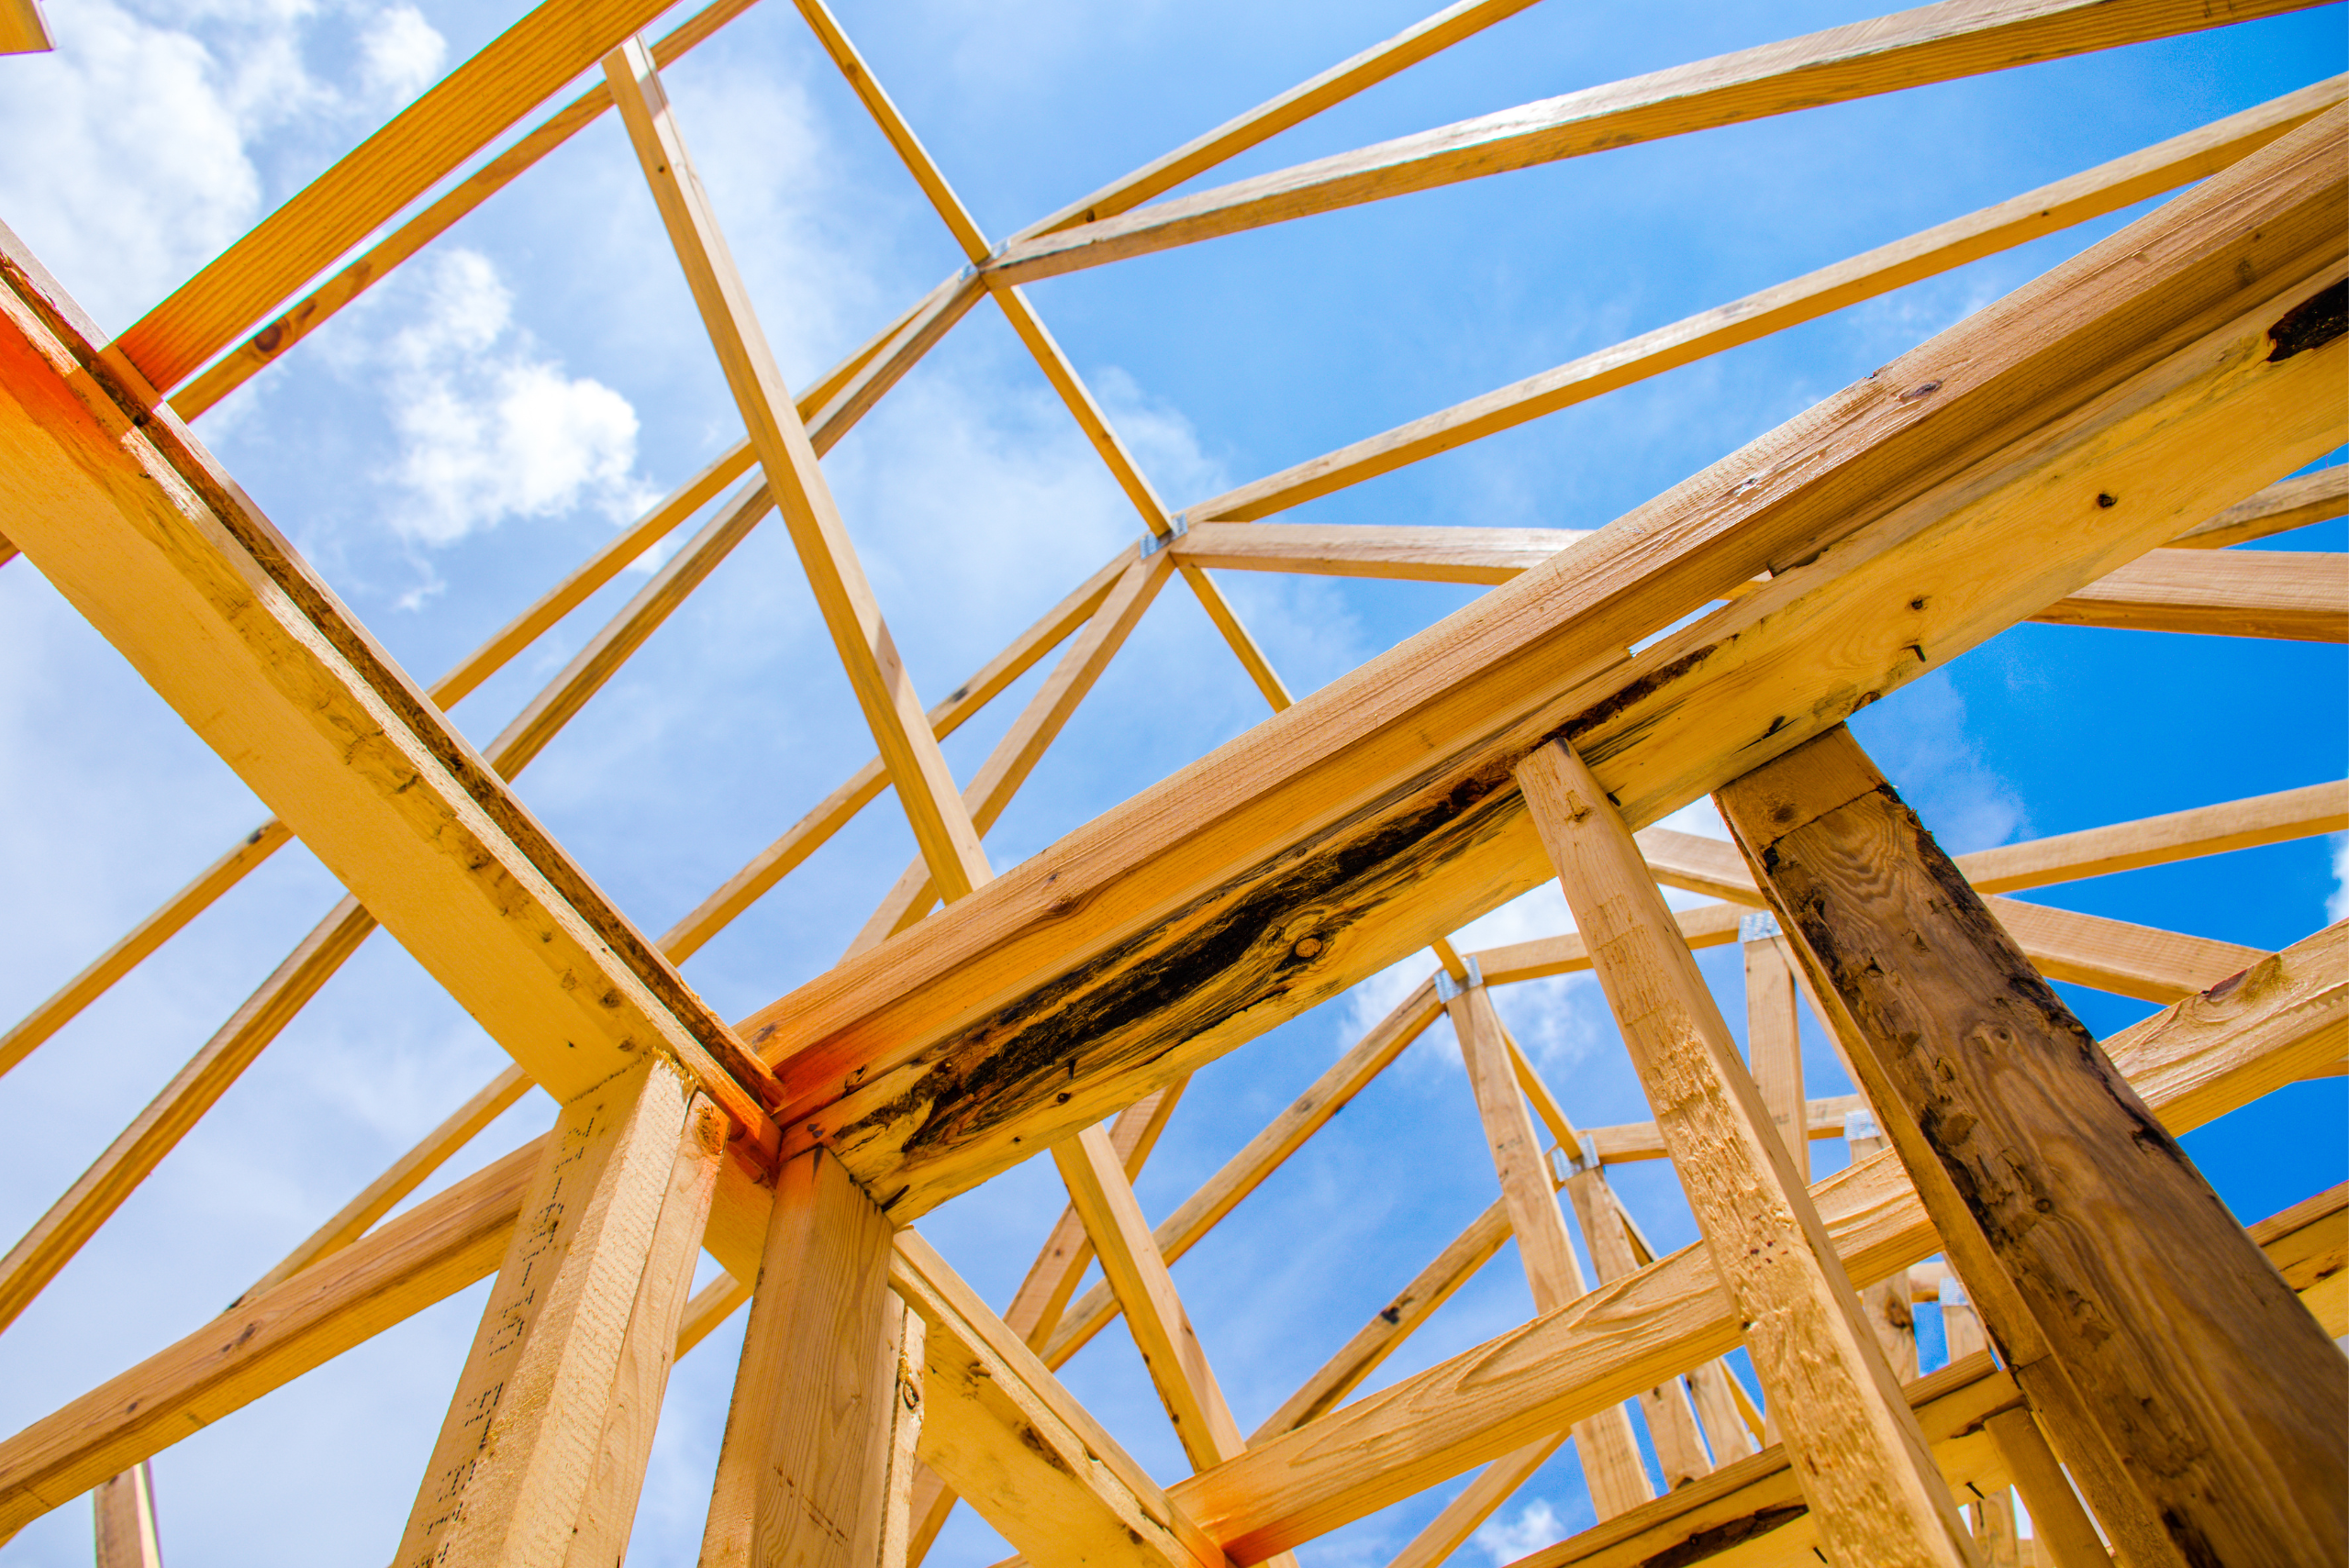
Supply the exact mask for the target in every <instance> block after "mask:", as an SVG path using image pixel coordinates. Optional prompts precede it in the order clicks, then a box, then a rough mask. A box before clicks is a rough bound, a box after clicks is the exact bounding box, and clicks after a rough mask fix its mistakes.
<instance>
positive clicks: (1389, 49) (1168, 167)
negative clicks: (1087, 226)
mask: <svg viewBox="0 0 2349 1568" xmlns="http://www.w3.org/2000/svg"><path fill="white" fill-rule="evenodd" d="M1532 3H1533V0H1460V3H1459V4H1457V5H1453V6H1445V7H1444V8H1443V9H1442V10H1441V11H1438V12H1437V13H1436V14H1435V15H1434V16H1432V17H1428V18H1427V19H1426V20H1425V21H1422V22H1419V23H1418V24H1416V25H1414V26H1412V27H1408V28H1404V29H1403V31H1401V32H1399V33H1397V34H1396V35H1395V36H1394V37H1393V38H1390V39H1386V41H1385V42H1383V43H1379V44H1375V45H1373V46H1372V47H1371V48H1369V49H1366V50H1363V51H1362V52H1361V53H1359V54H1356V55H1353V56H1350V57H1349V58H1347V59H1345V60H1342V61H1339V62H1338V63H1337V64H1336V65H1333V66H1331V67H1330V69H1329V70H1327V71H1324V72H1321V73H1320V74H1319V75H1317V76H1314V77H1311V78H1309V79H1308V80H1307V81H1304V82H1301V83H1297V85H1296V86H1294V87H1292V88H1290V89H1289V90H1288V91H1286V92H1285V93H1280V94H1276V95H1274V96H1273V97H1270V98H1267V99H1265V100H1264V102H1263V103H1261V104H1259V105H1257V106H1255V107H1254V108H1252V109H1250V110H1248V111H1247V112H1246V113H1245V114H1241V115H1237V116H1235V117H1232V118H1230V119H1228V120H1226V121H1224V122H1223V124H1221V125H1219V126H1218V127H1216V128H1215V129H1213V130H1211V131H1208V133H1206V134H1205V135H1204V136H1199V137H1195V138H1193V139H1191V140H1189V141H1186V142H1185V143H1184V144H1183V145H1182V146H1180V147H1178V148H1176V149H1175V150H1174V151H1172V152H1169V153H1166V154H1164V155H1163V156H1161V157H1158V158H1154V159H1152V160H1151V161H1149V162H1148V163H1145V164H1143V165H1142V166H1141V168H1139V169H1137V170H1135V171H1134V172H1132V173H1130V174H1127V175H1125V176H1124V177H1122V178H1120V179H1118V180H1114V181H1112V182H1110V183H1108V184H1107V185H1104V186H1102V187H1101V188H1100V189H1099V190H1097V191H1095V192H1094V193H1093V194H1092V195H1088V196H1086V197H1085V198H1084V199H1083V200H1082V201H1078V202H1075V203H1073V204H1071V205H1070V206H1065V207H1063V208H1062V209H1061V210H1060V211H1058V212H1056V213H1053V214H1052V216H1050V217H1044V218H1041V219H1039V220H1038V221H1036V222H1035V223H1032V224H1030V225H1029V226H1028V227H1027V228H1023V229H1021V230H1020V231H1019V235H1018V236H1017V238H1019V239H1028V238H1030V237H1031V236H1034V235H1039V234H1051V233H1055V232H1057V231H1059V230H1061V229H1064V228H1074V227H1075V226H1076V225H1078V224H1081V223H1091V222H1093V221H1094V220H1096V219H1097V218H1104V217H1115V216H1116V215H1117V214H1119V213H1121V212H1126V211H1129V210H1130V209H1131V208H1134V207H1137V206H1141V204H1142V203H1144V202H1146V201H1148V200H1150V198H1151V197H1152V196H1155V195H1162V194H1163V193H1165V192H1167V191H1171V190H1173V189H1174V188H1175V186H1177V185H1179V184H1182V183H1185V182H1186V181H1188V180H1192V179H1196V178H1197V176H1199V175H1200V174H1203V173H1205V172H1207V171H1208V170H1209V169H1212V168H1214V167H1215V166H1216V165H1217V164H1219V163H1222V162H1225V161H1228V160H1230V159H1232V158H1235V157H1237V156H1239V155H1240V154H1241V153H1242V152H1245V151H1247V150H1248V149H1250V148H1252V147H1254V146H1255V145H1257V144H1258V143H1259V142H1262V141H1264V140H1267V139H1270V138H1272V137H1275V136H1277V135H1279V134H1280V133H1281V132H1282V131H1285V130H1286V129H1288V128H1290V127H1291V126H1296V125H1301V124H1303V123H1304V122H1305V121H1306V120H1308V119H1310V118H1312V117H1314V116H1315V115H1318V114H1319V113H1320V112H1321V111H1322V110H1324V109H1327V108H1330V106H1333V105H1337V104H1341V103H1343V102H1344V101H1345V100H1346V99H1348V98H1351V97H1353V95H1355V94H1357V93H1359V92H1361V91H1363V90H1364V88H1366V87H1373V86H1375V85H1377V84H1378V83H1381V82H1384V81H1386V79H1387V78H1388V77H1389V76H1392V75H1394V74H1395V73H1396V72H1398V71H1401V70H1403V69H1404V68H1406V67H1407V66H1411V65H1416V64H1417V63H1419V61H1422V60H1425V59H1427V58H1428V57H1429V56H1431V55H1432V54H1435V53H1437V52H1439V51H1441V50H1446V49H1449V48H1451V47H1452V46H1453V44H1455V43H1458V42H1459V41H1460V40H1461V39H1465V38H1469V37H1472V36H1474V35H1475V34H1476V33H1478V32H1481V31H1483V30H1484V29H1485V28H1489V27H1491V26H1492V25H1493V24H1494V23H1495V22H1498V21H1503V20H1506V19H1507V18H1508V17H1513V16H1515V15H1517V13H1518V12H1520V11H1522V10H1524V9H1525V8H1526V7H1527V6H1530V5H1531V4H1532Z"/></svg>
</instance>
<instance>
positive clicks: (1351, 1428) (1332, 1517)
mask: <svg viewBox="0 0 2349 1568" xmlns="http://www.w3.org/2000/svg"><path fill="white" fill-rule="evenodd" d="M2344 1046H2349V922H2344V923H2343V924H2342V925H2338V926H2334V927H2330V928H2328V929H2325V930H2323V931H2320V932H2318V933H2317V934H2316V935H2314V936H2312V937H2310V938H2308V939H2306V940H2303V941H2300V942H2297V943H2295V944H2293V945H2292V946H2291V947H2288V948H2287V949H2285V950H2284V951H2281V952H2279V953H2277V954H2276V955H2275V956H2274V957H2272V958H2270V959H2267V960H2266V961H2265V962H2263V963H2262V964H2261V965H2260V969H2259V972H2258V973H2255V974H2254V975H2252V976H2249V977H2246V978H2245V979H2244V980H2243V981H2240V982H2236V983H2234V984H2232V985H2230V986H2227V987H2224V988H2222V990H2221V992H2220V993H2219V994H2218V995H2210V996H2202V997H2196V998H2193V999H2191V1000H2188V1001H2186V1002H2181V1003H2178V1004H2176V1006H2172V1007H2169V1008H2167V1009H2165V1010H2164V1011H2163V1012H2161V1013H2158V1014H2156V1015H2154V1017H2153V1018H2148V1019H2146V1020H2144V1021H2143V1022H2142V1023H2139V1024H2136V1025H2134V1026H2132V1027H2131V1028H2130V1029H2125V1030H2123V1031H2122V1032H2121V1033H2120V1034H2118V1035H2116V1036H2114V1037H2112V1039H2110V1040H2107V1041H2106V1042H2105V1047H2106V1051H2107V1052H2108V1054H2110V1056H2111V1058H2112V1060H2113V1062H2114V1064H2115V1065H2116V1066H2118V1067H2119V1068H2120V1069H2121V1072H2122V1073H2124V1074H2125V1075H2127V1076H2128V1077H2129V1079H2130V1081H2131V1084H2132V1086H2133V1087H2134V1088H2136V1089H2137V1090H2138V1092H2139V1093H2140V1094H2141V1095H2143V1098H2144V1100H2145V1102H2146V1104H2147V1105H2149V1106H2151V1107H2152V1108H2153V1110H2154V1114H2155V1115H2156V1116H2158V1117H2159V1118H2161V1120H2162V1122H2163V1125H2165V1127H2167V1128H2168V1129H2169V1130H2170V1132H2172V1133H2173V1134H2183V1133H2186V1132H2188V1131H2191V1130H2192V1129H2195V1128H2197V1127H2199V1126H2202V1125H2204V1124H2205V1123H2207V1122H2209V1121H2211V1120H2213V1119H2215V1118H2218V1117H2220V1116H2222V1115H2224V1114H2226V1113H2227V1112H2228V1111H2230V1110H2233V1109H2235V1108H2237V1107H2239V1106H2244V1105H2248V1104H2250V1103H2251V1102H2252V1101H2253V1100H2255V1099H2257V1098H2258V1097H2259V1096H2260V1095H2265V1094H2266V1093H2268V1092H2269V1091H2270V1090H2272V1089H2275V1088H2277V1087H2279V1086H2280V1085H2282V1084H2287V1083H2289V1082H2291V1081H2292V1080H2293V1079H2294V1078H2295V1077H2297V1076H2299V1073H2302V1072H2304V1071H2305V1070H2306V1068H2307V1066H2308V1064H2309V1063H2310V1062H2324V1061H2329V1060H2333V1059H2336V1058H2338V1057H2339V1056H2340V1055H2341V1054H2342V1051H2343V1048H2344ZM1812 1193H1813V1196H1814V1199H1815V1201H1816V1203H1817V1205H1818V1207H1819V1212H1820V1218H1821V1219H1823V1220H1824V1221H1825V1222H1826V1224H1827V1227H1828V1229H1829V1231H1830V1233H1831V1235H1832V1236H1833V1237H1834V1238H1835V1243H1836V1248H1837V1251H1839V1252H1841V1253H1842V1257H1843V1261H1844V1264H1845V1266H1846V1267H1847V1268H1848V1269H1849V1270H1850V1271H1851V1273H1852V1276H1853V1277H1854V1279H1855V1280H1858V1281H1862V1282H1867V1283H1873V1282H1874V1281H1875V1280H1877V1279H1881V1278H1884V1277H1886V1276H1887V1275H1891V1274H1894V1273H1898V1272H1899V1271H1901V1270H1903V1269H1905V1268H1907V1267H1908V1266H1909V1264H1910V1263H1913V1262H1920V1261H1921V1260H1922V1259H1924V1258H1926V1257H1928V1256H1930V1255H1932V1253H1934V1252H1937V1251H1940V1250H1941V1239H1940V1237H1939V1236H1938V1234H1937V1233H1936V1232H1935V1231H1934V1229H1933V1227H1932V1221H1931V1219H1930V1218H1927V1216H1926V1213H1925V1210H1924V1206H1923V1205H1922V1204H1921V1203H1920V1202H1919V1201H1918V1199H1917V1196H1916V1192H1915V1189H1914V1188H1912V1187H1910V1186H1909V1184H1908V1179H1907V1177H1906V1176H1905V1175H1903V1174H1902V1173H1901V1170H1900V1162H1899V1161H1898V1158H1897V1157H1895V1156H1894V1155H1893V1154H1891V1153H1890V1152H1889V1151H1887V1152H1886V1153H1883V1154H1880V1155H1877V1156H1876V1158H1874V1159H1871V1160H1867V1161H1864V1162H1861V1163H1859V1164H1857V1165H1854V1166H1852V1167H1849V1168H1847V1169H1845V1170H1842V1171H1839V1172H1837V1173H1835V1174H1833V1175H1831V1176H1829V1177H1828V1178H1827V1179H1826V1180H1824V1181H1822V1182H1820V1183H1819V1184H1817V1185H1816V1186H1815V1187H1814V1188H1813V1189H1812ZM1496 1207H1498V1206H1496ZM1740 1332H1741V1325H1740V1322H1739V1319H1738V1318H1737V1315H1736V1314H1735V1313H1734V1312H1733V1311H1732V1310H1731V1307H1730V1304H1729V1300H1728V1298H1727V1296H1725V1295H1724V1294H1722V1291H1721V1287H1720V1281H1719V1278H1718V1276H1717V1275H1716V1274H1715V1273H1713V1271H1712V1267H1711V1264H1710V1262H1709V1257H1708V1256H1707V1251H1706V1248H1705V1246H1704V1244H1703V1243H1698V1244H1696V1245H1693V1246H1690V1247H1685V1248H1682V1249H1681V1250H1680V1251H1677V1252H1675V1253H1673V1254H1671V1255H1669V1256H1667V1257H1665V1258H1663V1259H1661V1260H1659V1261H1658V1262H1655V1263H1654V1264H1653V1265H1651V1266H1649V1267H1647V1268H1644V1269H1642V1270H1641V1271H1640V1272H1639V1273H1636V1274H1633V1275H1631V1277H1630V1278H1628V1279H1625V1280H1621V1281H1619V1282H1617V1283H1615V1284H1605V1285H1601V1286H1600V1287H1599V1288H1598V1289H1597V1290H1595V1291H1592V1292H1591V1293H1590V1294H1589V1295H1588V1296H1585V1297H1583V1298H1582V1299H1581V1300H1580V1301H1577V1302H1576V1303H1575V1304H1574V1305H1573V1306H1571V1307H1566V1308H1565V1309H1564V1310H1563V1311H1560V1312H1555V1313H1552V1314H1549V1315H1547V1316H1546V1317H1543V1318H1536V1319H1534V1320H1533V1321H1532V1322H1531V1323H1529V1324H1526V1325H1524V1326H1522V1327H1521V1328H1520V1329H1515V1330H1512V1331H1511V1332H1509V1333H1508V1334H1504V1335H1502V1336H1500V1337H1499V1338H1498V1339H1496V1340H1490V1341H1487V1342H1486V1343H1485V1344H1483V1345H1480V1346H1477V1347H1475V1349H1474V1350H1471V1351H1465V1352H1464V1353H1462V1354H1460V1355H1457V1356H1454V1357H1453V1358H1452V1359H1450V1360H1449V1361H1447V1362H1443V1363H1442V1364H1440V1365H1438V1366H1434V1367H1431V1368H1429V1369H1428V1370H1427V1371H1425V1372H1422V1373H1416V1374H1414V1375H1413V1376H1411V1377H1408V1378H1405V1379H1402V1380H1400V1381H1398V1382H1397V1383H1396V1384H1394V1385H1390V1386H1388V1387H1386V1388H1384V1389H1381V1390H1379V1391H1378V1392H1376V1393H1375V1394H1370V1395H1367V1396H1364V1397H1363V1398H1361V1399H1359V1400H1357V1401H1355V1402H1354V1403H1353V1404H1351V1405H1348V1406H1344V1407H1340V1408H1338V1409H1336V1410H1333V1411H1331V1412H1330V1413H1329V1414H1327V1415H1324V1416H1322V1417H1321V1418H1319V1419H1318V1420H1316V1421H1314V1422H1312V1423H1311V1424H1310V1425H1308V1426H1306V1427H1303V1428H1300V1429H1297V1430H1295V1431H1292V1432H1290V1433H1287V1434H1286V1435H1285V1436H1281V1437H1277V1438H1272V1439H1268V1440H1263V1441H1260V1442H1258V1443H1256V1444H1254V1445H1252V1447H1251V1448H1250V1450H1249V1451H1248V1453H1247V1454H1246V1455H1245V1456H1244V1457H1243V1458H1241V1459H1239V1460H1236V1461H1234V1462H1230V1463H1229V1464H1224V1465H1219V1466H1218V1467H1217V1468H1216V1469H1215V1470H1213V1471H1210V1472H1208V1473H1206V1474H1204V1475H1199V1476H1195V1477H1193V1478H1191V1479H1190V1480H1188V1481H1183V1482H1177V1483H1176V1484H1175V1485H1174V1486H1173V1487H1171V1488H1170V1489H1169V1491H1170V1495H1171V1496H1173V1497H1174V1498H1175V1501H1176V1502H1177V1503H1178V1504H1179V1505H1180V1506H1182V1507H1185V1508H1186V1509H1188V1510H1189V1511H1190V1512H1191V1514H1192V1515H1193V1517H1195V1518H1197V1519H1198V1521H1199V1523H1200V1524H1201V1526H1202V1527H1203V1528H1205V1529H1208V1530H1209V1531H1211V1532H1213V1533H1214V1535H1215V1536H1216V1538H1217V1539H1218V1540H1221V1541H1222V1542H1223V1543H1224V1546H1225V1548H1226V1550H1228V1551H1231V1552H1232V1553H1233V1554H1234V1555H1235V1556H1238V1557H1241V1559H1242V1560H1243V1561H1244V1560H1246V1559H1247V1557H1248V1555H1249V1554H1250V1553H1251V1552H1255V1551H1270V1550H1273V1549H1275V1547H1286V1546H1293V1545H1296V1544H1297V1543H1298V1542H1300V1541H1304V1540H1312V1539H1313V1538H1314V1537H1316V1536H1319V1535H1322V1534H1325V1533H1327V1532H1328V1531H1330V1530H1332V1529H1338V1528H1339V1527H1340V1526H1341V1525H1344V1524H1346V1523H1348V1522H1350V1521H1352V1520H1353V1519H1357V1518H1363V1517H1364V1516H1365V1515H1368V1514H1371V1513H1375V1512H1376V1511H1377V1510H1378V1509H1380V1508H1382V1507H1386V1505H1388V1504H1390V1503H1394V1502H1397V1501H1399V1500H1401V1499H1402V1498H1405V1497H1408V1496H1415V1495H1416V1494H1418V1493H1419V1492H1422V1491H1424V1490H1426V1489H1427V1488H1428V1487H1430V1486H1432V1485H1436V1484H1438V1483H1439V1482H1441V1481H1442V1480H1444V1479H1446V1478H1447V1477H1449V1476H1453V1475H1457V1474H1459V1473H1462V1472H1464V1471H1465V1470H1468V1469H1470V1468H1472V1467H1474V1466H1475V1465H1478V1464H1481V1463H1484V1462H1486V1461H1488V1460H1491V1459H1494V1458H1497V1457H1498V1456H1499V1455H1501V1454H1504V1453H1508V1452H1509V1451H1512V1450H1513V1449H1516V1448H1518V1447H1520V1446H1522V1445H1523V1444H1524V1443H1526V1442H1528V1441H1531V1440H1533V1439H1534V1438H1537V1437H1539V1436H1541V1435H1542V1434H1543V1433H1546V1432H1554V1431H1556V1430H1558V1429H1560V1428H1562V1427H1564V1425H1566V1424H1567V1423H1568V1422H1571V1421H1573V1420H1575V1419H1577V1418H1580V1417H1582V1416H1585V1415H1587V1414H1589V1413H1590V1412H1592V1411H1594V1410H1598V1409H1603V1408H1605V1407H1607V1406H1609V1405H1610V1404H1614V1403H1617V1402H1619V1401H1620V1400H1623V1399H1628V1398H1631V1397H1634V1396H1636V1395H1637V1394H1638V1393H1639V1391H1640V1390H1641V1389H1642V1388H1647V1387H1653V1385H1655V1384H1656V1383H1657V1382H1658V1381H1659V1380H1661V1379H1662V1378H1664V1377H1667V1376H1670V1375H1671V1374H1673V1373H1675V1372H1678V1371H1681V1370H1683V1369H1685V1368H1687V1367H1690V1366H1693V1365H1696V1364H1698V1362H1704V1361H1707V1360H1709V1359H1710V1358H1712V1357H1714V1356H1718V1355H1721V1354H1724V1353H1726V1352H1727V1351H1731V1350H1734V1349H1735V1348H1736V1347H1737V1345H1738V1342H1739V1335H1740Z"/></svg>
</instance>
